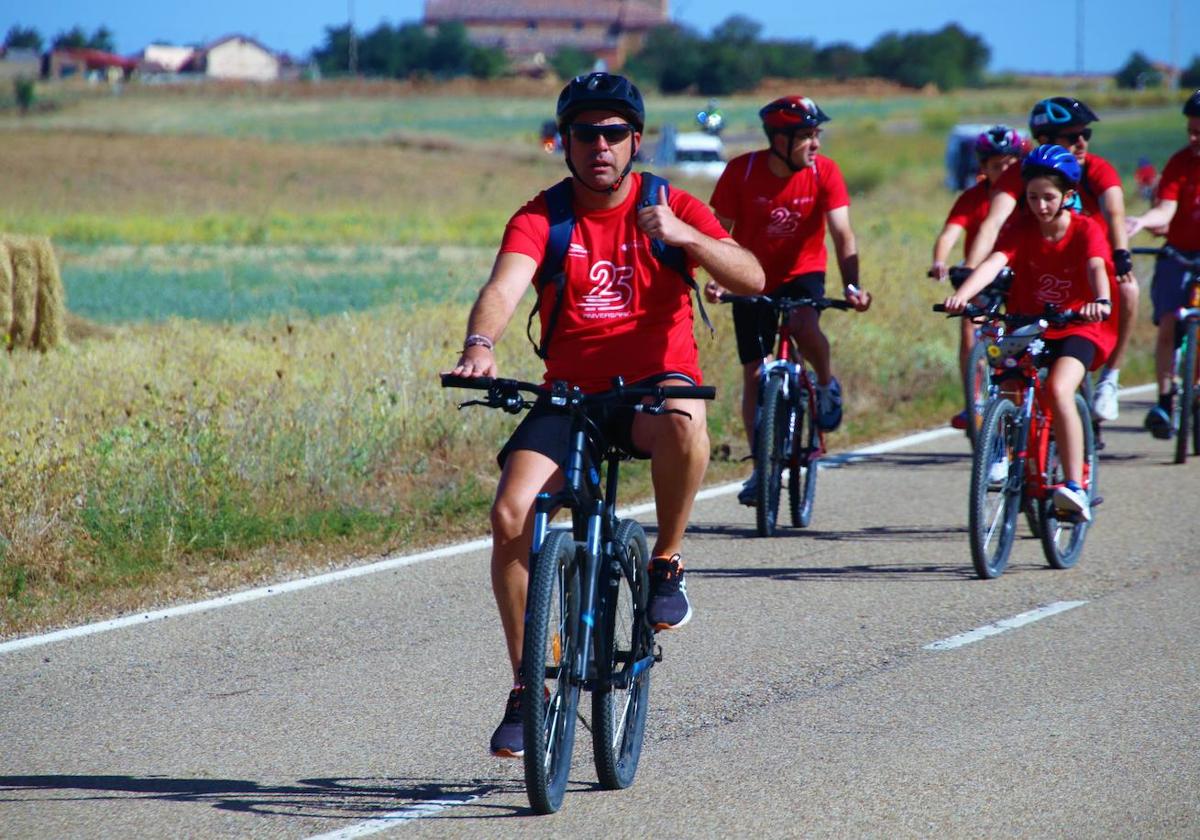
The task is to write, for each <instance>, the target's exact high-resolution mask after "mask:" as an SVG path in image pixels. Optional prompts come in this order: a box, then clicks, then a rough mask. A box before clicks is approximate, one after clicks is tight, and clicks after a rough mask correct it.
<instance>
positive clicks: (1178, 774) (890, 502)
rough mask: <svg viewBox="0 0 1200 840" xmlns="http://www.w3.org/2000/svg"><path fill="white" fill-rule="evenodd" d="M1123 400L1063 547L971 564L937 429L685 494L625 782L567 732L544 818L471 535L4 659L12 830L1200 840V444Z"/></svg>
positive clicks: (585, 740) (2, 765)
mask: <svg viewBox="0 0 1200 840" xmlns="http://www.w3.org/2000/svg"><path fill="white" fill-rule="evenodd" d="M1122 408H1123V414H1122V419H1121V421H1119V422H1117V423H1115V424H1111V426H1112V427H1111V428H1110V429H1109V430H1108V432H1107V434H1106V439H1107V442H1108V448H1107V449H1106V451H1105V453H1104V457H1103V461H1102V473H1101V482H1102V486H1103V493H1104V496H1105V500H1106V501H1105V503H1104V504H1103V505H1102V506H1101V507H1100V508H1099V510H1098V520H1097V524H1096V526H1095V527H1094V528H1093V529H1092V532H1091V534H1090V535H1089V538H1088V543H1087V546H1086V549H1085V553H1084V557H1083V559H1082V560H1081V561H1080V564H1079V565H1078V566H1077V567H1075V568H1074V569H1070V570H1067V571H1054V570H1051V569H1049V568H1048V567H1047V566H1046V564H1045V562H1044V561H1043V559H1042V554H1041V550H1040V546H1039V544H1038V543H1037V542H1036V541H1034V540H1032V539H1029V538H1023V539H1021V540H1020V541H1019V543H1018V545H1017V546H1016V548H1015V549H1014V556H1013V560H1012V562H1011V565H1010V567H1009V569H1008V571H1006V572H1005V574H1004V575H1003V576H1002V577H1001V578H999V579H998V580H994V581H979V580H975V579H974V578H973V574H972V571H971V563H970V556H969V551H968V548H967V538H966V532H965V527H966V488H967V473H968V470H969V466H968V455H967V445H966V441H965V440H963V439H961V438H959V437H957V436H953V437H951V436H947V437H942V438H939V439H937V440H933V441H929V442H927V443H924V444H921V445H918V446H915V447H912V448H908V449H904V450H900V451H896V452H893V453H890V454H886V455H880V456H875V457H871V458H869V459H866V460H863V461H858V462H855V463H852V464H849V465H847V466H844V467H842V468H839V469H835V470H829V471H826V472H824V473H822V476H821V479H820V485H819V488H818V497H817V509H816V514H815V516H814V520H813V525H812V527H811V528H809V529H808V530H806V531H790V530H788V531H785V533H784V535H783V536H781V537H778V538H775V539H771V540H761V539H758V538H756V537H754V535H753V522H752V518H751V516H750V513H751V512H750V511H748V510H747V509H745V508H740V507H738V506H737V505H736V504H735V502H734V500H733V497H732V495H730V494H725V495H722V496H719V497H717V498H713V499H709V500H706V501H703V502H701V503H700V504H699V505H698V506H697V510H696V515H695V518H694V519H695V527H694V529H693V531H692V533H691V536H690V537H689V539H688V542H687V555H686V560H687V563H688V583H689V592H690V594H691V596H692V600H693V603H694V605H695V608H696V618H695V619H694V620H693V622H692V623H691V624H689V625H688V626H687V627H686V628H683V629H681V630H679V631H678V632H676V633H673V634H664V635H663V636H662V637H660V638H661V639H662V642H663V647H664V650H665V658H664V661H663V663H662V664H661V665H659V666H657V667H656V668H655V669H654V671H653V684H652V688H651V711H650V722H649V729H648V733H647V742H646V746H645V750H644V752H643V756H642V764H641V767H640V769H639V772H638V777H637V781H636V783H635V785H634V786H633V788H631V789H630V790H627V791H621V792H605V791H600V790H599V789H598V788H597V787H596V786H595V773H594V770H593V768H592V767H591V766H590V760H591V744H590V740H589V737H590V736H589V735H588V734H587V732H586V731H585V730H583V729H582V728H581V729H580V731H579V732H580V734H579V739H578V742H577V744H576V756H577V762H576V767H575V769H574V771H573V773H572V784H571V787H570V790H569V792H568V794H567V799H566V803H565V805H564V808H563V810H562V811H561V812H560V813H559V814H557V815H555V816H552V817H534V816H531V815H530V813H529V810H528V808H527V804H526V800H525V795H524V790H523V785H522V782H521V766H520V763H519V762H511V761H499V760H496V759H492V758H491V757H490V756H488V755H487V754H486V746H487V739H488V736H489V734H490V732H491V730H492V728H493V727H494V726H495V724H496V722H497V720H498V719H499V716H500V714H501V712H502V710H503V703H504V698H505V695H506V692H507V688H508V684H507V678H508V675H507V666H506V664H505V661H504V654H503V647H502V644H501V640H500V633H499V626H498V622H497V619H496V617H495V614H494V607H493V605H492V602H491V595H490V588H489V584H488V575H487V557H486V553H485V552H483V551H475V552H470V553H465V554H461V555H458V556H452V557H448V558H442V559H438V560H432V561H429V562H424V563H419V564H416V565H411V566H407V567H404V568H399V569H395V570H392V571H387V572H383V573H379V574H373V575H368V576H364V577H360V578H357V579H353V580H347V581H343V582H340V583H334V584H330V585H326V586H320V587H314V588H311V589H307V590H305V591H301V592H293V593H288V594H284V595H280V596H278V597H272V598H266V599H262V600H257V601H254V602H251V603H244V604H239V605H236V606H231V607H227V608H223V609H215V610H210V611H206V612H200V613H195V614H191V615H187V616H180V617H175V618H168V619H164V620H159V621H154V622H147V623H145V624H143V625H141V626H136V627H127V628H123V629H118V630H113V631H111V632H104V633H98V634H95V635H89V636H85V637H81V638H76V639H71V640H68V641H59V642H53V643H47V644H43V645H38V646H34V647H29V648H25V649H22V650H17V651H10V652H4V653H0V837H4V838H30V837H31V838H70V837H79V838H99V837H253V838H258V837H285V838H309V837H313V836H317V835H322V834H328V833H334V832H340V834H337V835H335V836H340V837H347V838H348V837H353V836H362V835H363V834H365V833H367V832H377V833H375V834H374V836H377V837H486V838H494V837H518V836H519V837H541V836H546V837H570V836H580V835H584V834H585V833H586V834H589V835H607V836H613V837H646V836H664V837H670V836H681V837H743V836H747V835H758V836H760V837H796V836H803V837H888V838H893V837H1086V838H1100V837H1114V838H1117V837H1119V838H1128V837H1139V838H1142V837H1164V838H1185V837H1200V664H1198V663H1200V633H1197V630H1198V629H1200V608H1198V607H1197V604H1200V575H1198V574H1197V568H1198V567H1200V557H1198V551H1197V546H1200V516H1198V511H1200V506H1198V505H1197V502H1196V498H1197V491H1198V490H1200V461H1197V462H1193V463H1189V464H1188V465H1186V466H1182V467H1180V466H1174V465H1171V464H1170V463H1169V461H1170V454H1171V452H1170V450H1169V446H1168V445H1167V444H1165V443H1163V442H1160V441H1154V440H1152V439H1150V438H1149V436H1148V435H1146V434H1145V433H1143V432H1141V431H1140V429H1139V428H1138V422H1139V421H1140V418H1141V416H1142V415H1143V414H1144V412H1145V408H1146V405H1145V404H1144V403H1138V402H1137V401H1135V400H1129V399H1127V400H1125V401H1124V402H1123V405H1122ZM640 518H641V519H642V520H643V521H648V520H649V519H650V517H649V515H642V516H641V517H640ZM1062 602H1083V603H1082V604H1079V605H1077V606H1074V607H1073V608H1071V609H1066V610H1064V611H1061V612H1058V613H1057V614H1054V615H1050V616H1048V617H1045V618H1043V619H1042V620H1039V621H1034V622H1032V623H1027V624H1024V625H1023V626H1020V627H1016V628H1014V629H1010V630H1008V631H1007V632H1004V633H1001V634H999V635H991V636H987V637H984V638H981V639H980V640H978V641H975V642H973V643H970V644H965V645H962V646H959V647H954V648H951V649H946V650H931V649H928V648H927V647H926V645H929V644H930V643H933V642H937V641H939V640H942V639H946V638H948V637H953V636H956V635H957V634H961V633H964V632H967V631H970V630H973V629H975V628H979V627H983V626H986V625H991V624H993V623H995V622H998V621H1002V620H1004V619H1008V618H1011V617H1013V616H1017V615H1019V614H1023V613H1026V612H1028V611H1030V610H1034V609H1035V608H1038V607H1039V606H1045V605H1049V604H1057V603H1062Z"/></svg>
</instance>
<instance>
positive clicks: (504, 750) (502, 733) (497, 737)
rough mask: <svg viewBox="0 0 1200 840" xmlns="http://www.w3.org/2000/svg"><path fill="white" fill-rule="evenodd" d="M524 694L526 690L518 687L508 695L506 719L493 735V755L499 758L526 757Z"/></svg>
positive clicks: (505, 710)
mask: <svg viewBox="0 0 1200 840" xmlns="http://www.w3.org/2000/svg"><path fill="white" fill-rule="evenodd" d="M523 692H524V689H523V688H521V687H519V686H518V687H517V688H514V689H513V690H512V691H510V692H509V693H508V704H507V705H505V707H504V719H503V720H502V721H500V725H499V726H497V727H496V731H495V732H493V733H492V746H491V749H492V755H494V756H496V757H497V758H521V757H522V756H524V755H525V732H524V728H523V724H522V722H521V694H522V693H523Z"/></svg>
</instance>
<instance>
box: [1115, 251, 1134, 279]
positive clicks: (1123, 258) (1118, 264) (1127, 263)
mask: <svg viewBox="0 0 1200 840" xmlns="http://www.w3.org/2000/svg"><path fill="white" fill-rule="evenodd" d="M1112 258H1113V268H1115V269H1116V270H1117V276H1118V277H1121V276H1122V275H1125V274H1128V273H1129V272H1131V271H1133V254H1131V253H1129V251H1127V250H1126V249H1124V248H1114V249H1113V252H1112Z"/></svg>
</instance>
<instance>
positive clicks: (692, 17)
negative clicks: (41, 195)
mask: <svg viewBox="0 0 1200 840" xmlns="http://www.w3.org/2000/svg"><path fill="white" fill-rule="evenodd" d="M481 2H487V0H481ZM1080 3H1082V7H1083V20H1084V25H1083V35H1084V38H1083V69H1084V70H1085V71H1087V72H1110V71H1112V70H1115V69H1116V68H1117V67H1119V66H1120V65H1121V64H1123V63H1124V62H1125V60H1126V59H1127V58H1128V57H1129V54H1130V53H1131V52H1132V51H1133V50H1135V49H1136V50H1141V51H1142V52H1143V53H1145V54H1146V55H1148V56H1149V57H1150V58H1151V59H1154V60H1159V61H1169V60H1171V58H1172V54H1171V53H1172V38H1171V35H1170V33H1171V32H1172V26H1171V22H1172V15H1171V12H1172V6H1174V7H1175V8H1176V10H1177V17H1176V20H1177V21H1178V30H1177V36H1176V38H1175V44H1176V49H1177V51H1178V55H1177V59H1178V61H1180V62H1181V63H1182V64H1184V65H1185V66H1186V65H1187V64H1188V63H1190V61H1191V59H1192V56H1193V55H1195V54H1196V53H1198V52H1200V47H1198V46H1196V45H1198V44H1200V3H1197V2H1195V0H1143V2H1138V3H1133V4H1130V3H1126V2H1118V0H1060V2H1052V3H1016V2H1012V3H981V2H978V0H958V2H949V0H826V2H823V3H807V4H804V5H803V6H800V5H798V4H795V3H792V2H783V0H774V2H763V1H762V0H743V2H741V3H738V4H736V6H737V8H738V9H739V10H741V13H742V14H744V15H746V16H747V17H750V18H752V19H754V20H756V21H758V22H759V23H761V24H762V25H763V35H764V37H772V38H812V39H814V40H816V41H817V43H818V44H828V43H832V42H835V41H848V42H850V43H852V44H854V45H856V46H859V47H865V46H867V45H869V44H870V43H871V42H872V41H874V40H875V39H876V38H877V37H879V36H880V35H881V34H883V33H885V32H889V31H900V32H907V31H912V30H931V29H938V28H940V27H942V26H943V25H945V24H946V23H949V22H952V21H954V22H957V23H959V24H960V25H961V26H962V27H963V28H964V29H966V30H967V31H969V32H974V33H976V34H979V35H982V36H983V39H984V40H985V41H986V42H987V43H988V44H989V45H990V46H991V48H992V62H991V67H990V69H992V70H994V71H1001V70H1023V71H1042V72H1056V73H1063V72H1072V71H1074V70H1075V69H1076V64H1077V62H1076V11H1077V8H1078V7H1079V5H1080ZM731 5H732V4H730V3H729V2H728V0H671V5H670V9H671V15H672V17H673V18H674V19H676V20H679V21H682V22H685V23H688V24H690V25H692V26H694V27H696V28H697V29H699V30H701V31H702V32H705V33H707V32H708V31H710V30H711V29H712V27H713V26H715V25H716V24H718V23H720V22H721V21H722V20H724V19H725V18H726V17H728V15H729V14H730V9H731ZM351 7H353V9H354V21H355V28H356V29H357V30H359V31H365V30H369V29H372V28H374V27H375V26H377V25H378V24H379V23H380V22H382V21H388V22H390V23H400V22H404V21H415V20H419V19H420V17H421V14H422V10H423V9H424V3H423V0H392V2H383V0H325V1H324V2H316V0H206V2H183V3H180V2H172V0H115V2H112V3H97V2H95V0H87V2H84V0H43V2H41V3H29V2H17V0H0V29H3V31H5V32H7V31H8V28H9V27H10V26H11V25H13V24H15V23H19V24H21V25H22V26H33V27H35V28H36V29H37V30H38V31H39V32H41V33H42V36H43V37H44V38H46V39H49V38H50V37H53V35H54V34H56V33H57V32H59V31H62V30H65V29H69V28H71V27H72V26H74V25H76V24H79V25H81V26H83V28H84V29H85V30H87V31H88V32H91V31H92V30H94V29H95V28H96V27H98V26H100V25H101V24H103V25H106V26H108V28H109V29H111V30H112V31H113V33H114V34H115V35H116V40H117V49H118V51H120V52H123V53H133V52H136V51H138V50H139V49H141V48H142V47H143V46H145V44H147V43H149V42H151V41H165V42H169V43H180V44H185V43H198V42H204V41H209V40H213V39H215V38H219V37H221V36H222V35H228V34H233V33H239V34H246V35H250V36H253V37H255V38H257V39H258V40H260V41H262V42H263V43H265V44H266V45H267V46H269V47H271V48H272V49H276V50H281V51H284V50H285V51H288V52H290V53H292V54H293V55H295V56H298V57H300V56H304V55H306V54H307V53H308V51H309V50H310V49H312V48H313V47H314V46H317V45H318V44H320V43H322V42H323V40H324V32H325V26H326V25H330V24H334V25H336V24H340V23H342V22H344V21H346V20H347V19H348V17H349V11H350V8H351ZM1035 10H1036V11H1035ZM1034 17H1036V18H1037V19H1038V20H1039V21H1040V23H1041V24H1042V30H1043V32H1047V31H1051V32H1054V33H1057V37H1051V36H1047V35H1045V34H1039V35H1038V36H1037V37H1036V38H1035V39H1031V38H1030V37H1029V35H1028V31H1029V28H1030V26H1029V20H1030V19H1032V18H1034Z"/></svg>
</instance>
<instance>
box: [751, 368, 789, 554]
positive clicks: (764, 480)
mask: <svg viewBox="0 0 1200 840" xmlns="http://www.w3.org/2000/svg"><path fill="white" fill-rule="evenodd" d="M787 424H788V405H787V400H786V399H785V397H784V395H783V377H781V376H772V377H770V378H768V379H767V382H766V384H765V385H764V386H763V394H762V409H761V410H760V412H759V415H758V429H757V432H756V434H755V435H754V469H755V470H756V471H757V472H758V499H757V504H756V505H755V522H756V524H757V526H758V535H759V536H760V537H770V536H773V535H774V533H775V523H776V521H777V519H778V517H779V489H780V486H781V485H782V483H783V462H784V457H785V455H784V451H785V449H786V444H787V433H788V430H787Z"/></svg>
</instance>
